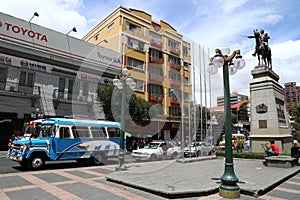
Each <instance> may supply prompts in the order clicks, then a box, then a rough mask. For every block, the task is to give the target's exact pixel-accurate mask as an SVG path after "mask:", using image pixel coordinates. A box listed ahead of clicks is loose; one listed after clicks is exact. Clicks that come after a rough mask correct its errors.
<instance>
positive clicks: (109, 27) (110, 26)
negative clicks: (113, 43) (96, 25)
mask: <svg viewBox="0 0 300 200" xmlns="http://www.w3.org/2000/svg"><path fill="white" fill-rule="evenodd" d="M114 27H115V24H114V23H112V24H110V25H108V26H107V30H108V31H110V30H111V29H113V28H114Z"/></svg>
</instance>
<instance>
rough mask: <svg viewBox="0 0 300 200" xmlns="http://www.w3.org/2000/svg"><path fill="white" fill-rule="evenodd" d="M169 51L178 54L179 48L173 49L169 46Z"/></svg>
mask: <svg viewBox="0 0 300 200" xmlns="http://www.w3.org/2000/svg"><path fill="white" fill-rule="evenodd" d="M169 51H170V52H171V53H173V54H176V55H180V50H177V49H174V48H173V47H172V46H169Z"/></svg>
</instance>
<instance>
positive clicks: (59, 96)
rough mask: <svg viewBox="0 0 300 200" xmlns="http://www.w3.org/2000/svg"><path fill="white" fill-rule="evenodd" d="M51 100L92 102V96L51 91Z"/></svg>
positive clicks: (56, 90)
mask: <svg viewBox="0 0 300 200" xmlns="http://www.w3.org/2000/svg"><path fill="white" fill-rule="evenodd" d="M52 98H53V99H55V100H60V101H80V102H88V103H90V102H91V103H92V102H94V94H82V93H80V94H78V93H69V92H67V91H59V90H58V89H54V90H53V94H52Z"/></svg>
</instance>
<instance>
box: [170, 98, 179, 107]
mask: <svg viewBox="0 0 300 200" xmlns="http://www.w3.org/2000/svg"><path fill="white" fill-rule="evenodd" d="M170 103H171V104H178V105H179V104H180V100H178V99H177V98H173V97H170Z"/></svg>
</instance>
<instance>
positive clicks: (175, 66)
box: [170, 62, 181, 71]
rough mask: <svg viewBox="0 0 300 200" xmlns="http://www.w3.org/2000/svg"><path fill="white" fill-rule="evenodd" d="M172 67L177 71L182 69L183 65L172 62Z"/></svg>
mask: <svg viewBox="0 0 300 200" xmlns="http://www.w3.org/2000/svg"><path fill="white" fill-rule="evenodd" d="M170 67H171V68H173V69H175V70H177V71H180V70H181V66H180V65H176V64H174V63H172V62H170Z"/></svg>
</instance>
